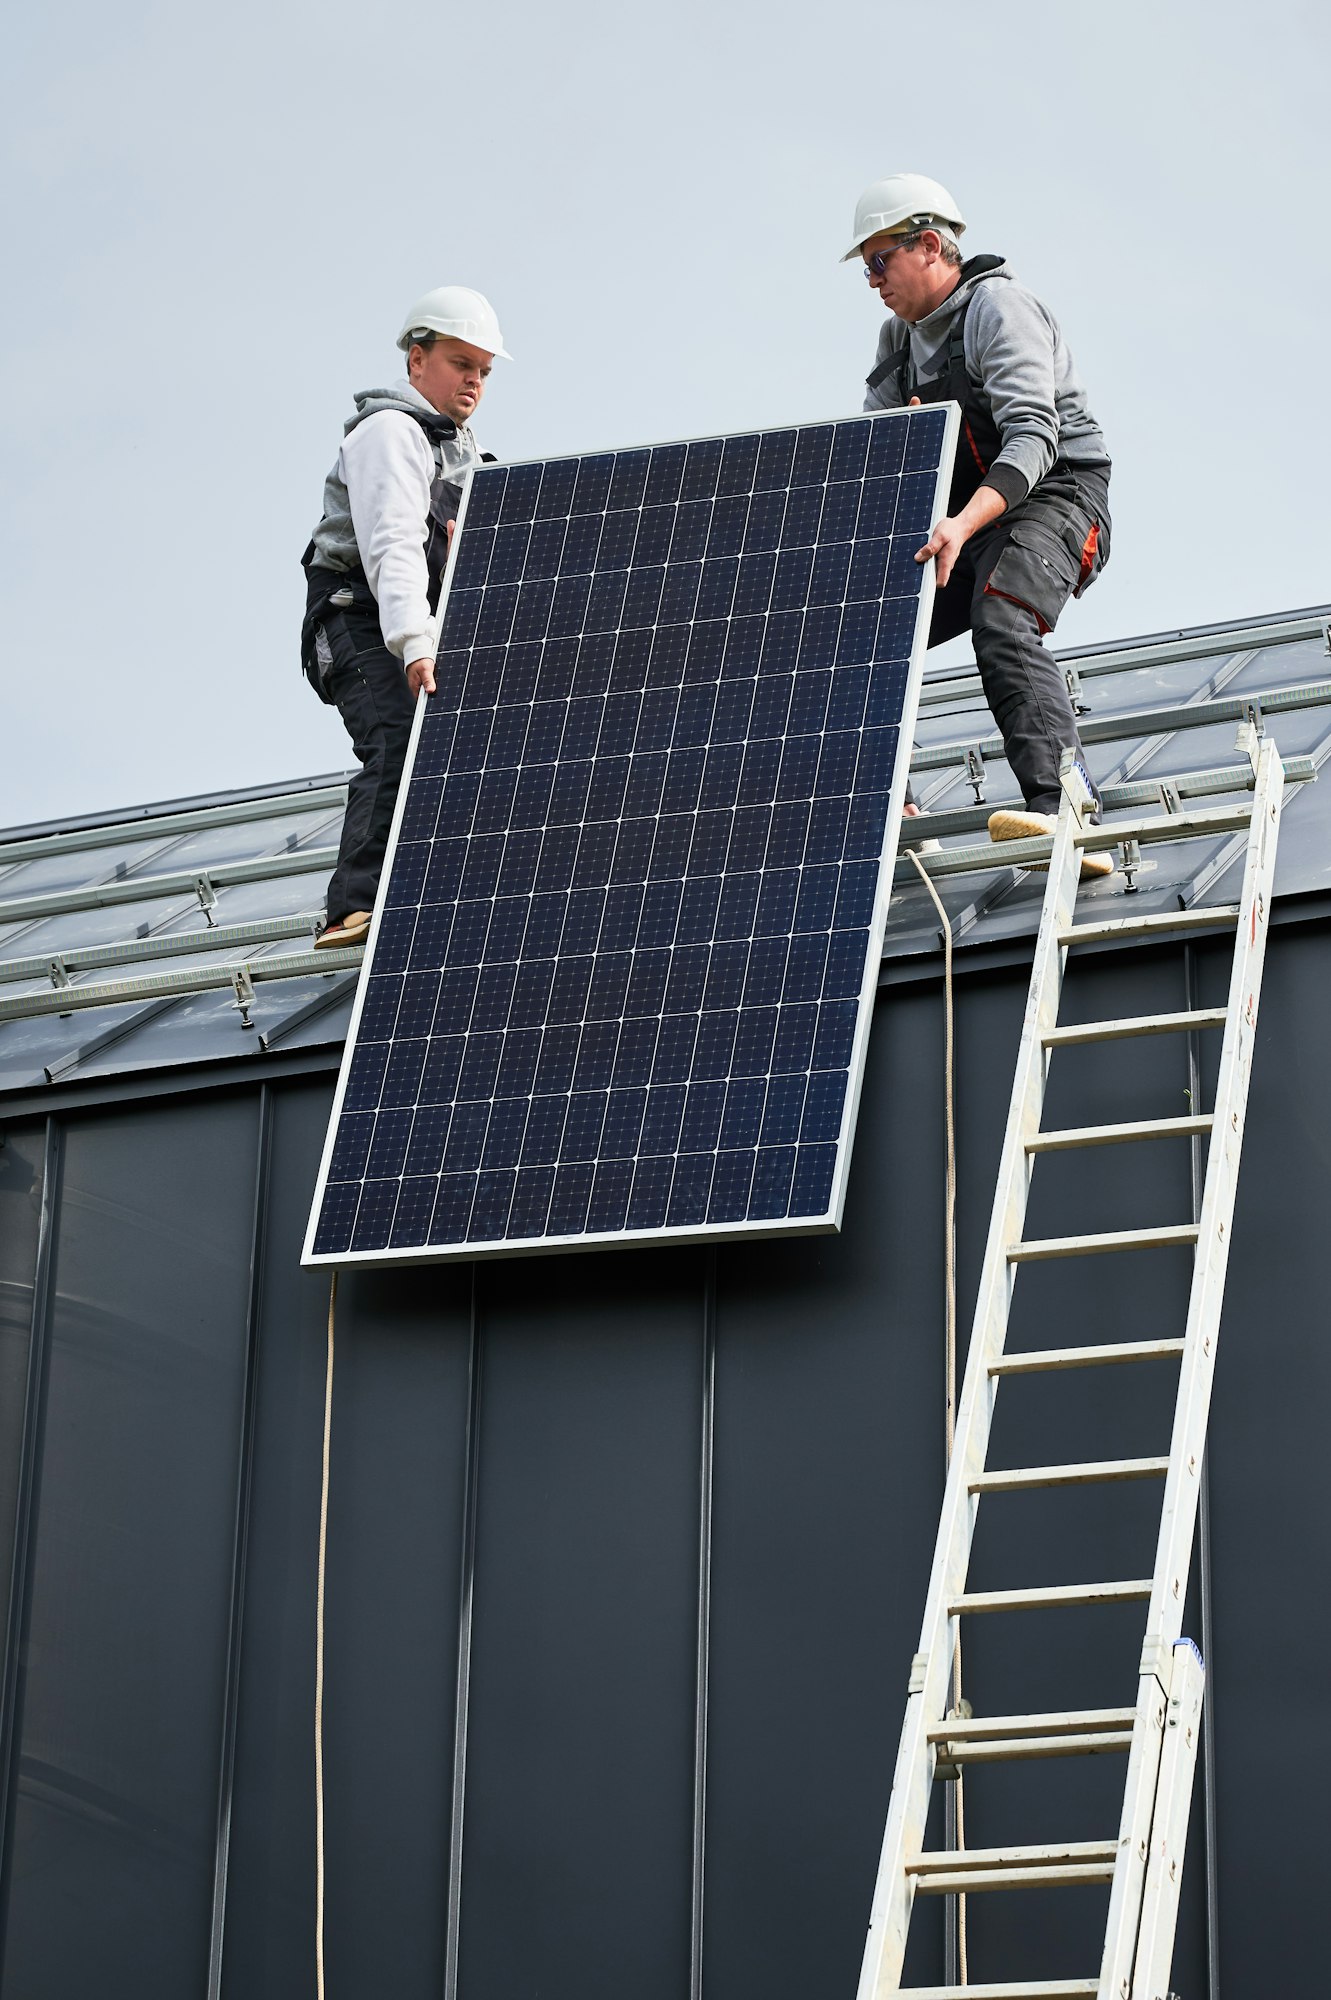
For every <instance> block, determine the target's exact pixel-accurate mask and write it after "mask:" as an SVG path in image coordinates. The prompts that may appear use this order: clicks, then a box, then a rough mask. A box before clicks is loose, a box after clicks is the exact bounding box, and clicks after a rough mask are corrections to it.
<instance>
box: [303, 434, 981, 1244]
mask: <svg viewBox="0 0 1331 2000" xmlns="http://www.w3.org/2000/svg"><path fill="white" fill-rule="evenodd" d="M954 424H955V418H954V416H953V413H952V412H951V410H950V408H947V407H944V408H939V407H934V408H931V409H928V410H918V411H913V412H908V413H907V412H894V413H887V414H884V415H881V416H874V417H863V418H855V419H850V420H847V421H845V422H842V423H837V424H824V425H816V426H809V427H806V428H803V429H798V430H785V431H779V432H766V433H761V434H757V435H750V436H744V437H732V438H724V439H720V438H713V439H704V440H700V441H697V442H691V443H687V444H667V445H662V446H658V447H655V448H651V449H643V450H637V451H629V452H621V453H614V454H609V453H607V454H600V455H597V456H594V457H585V458H581V459H563V460H554V461H549V462H546V463H537V464H529V465H516V466H512V467H502V466H494V467H486V468H483V469H481V470H479V471H477V472H476V473H475V474H473V476H472V480H471V484H470V488H469V491H468V494H467V497H466V500H465V503H464V511H463V515H462V519H461V524H460V529H461V531H460V533H459V534H458V536H457V537H456V544H455V551H454V559H453V567H452V571H451V574H450V579H449V584H448V595H447V600H446V605H445V612H444V623H443V635H442V642H441V649H440V659H439V665H438V669H437V675H436V679H437V686H438V692H437V693H436V695H435V696H434V697H433V698H432V699H431V700H430V701H429V702H428V703H426V704H423V709H422V712H421V713H420V714H418V717H417V728H416V733H415V737H414V743H413V754H412V757H411V759H410V761H409V766H408V774H407V777H406V779H405V780H404V784H403V792H402V797H401V800H400V803H399V809H398V821H397V825H396V828H395V833H394V840H393V844H392V847H391V850H390V857H389V864H388V869H387V879H386V883H385V886H384V889H383V891H382V892H381V897H380V906H379V909H378V911H377V915H376V924H375V930H374V932H373V933H372V938H371V944H370V950H369V953H368V955H367V965H366V971H365V974H364V976H363V979H362V986H361V992H360V996H359V1001H358V1012H357V1016H356V1018H355V1019H354V1020H353V1025H352V1032H351V1036H350V1038H349V1041H348V1045H347V1053H346V1057H345V1060H344V1066H343V1075H342V1079H341V1082H340V1086H339V1094H338V1100H337V1103H336V1105H335V1110H334V1117H333V1121H332V1125H331V1127H330V1134H329V1144H328V1148H327V1150H326V1154H325V1160H324V1165H323V1168H322V1170H321V1176H320V1187H319V1191H318V1194H317V1195H316V1202H315V1211H314V1215H313V1216H312V1219H311V1235H310V1240H309V1242H308V1243H307V1250H306V1254H307V1258H310V1259H312V1260H314V1261H320V1260H330V1261H340V1260H342V1259H344V1258H347V1257H351V1258H355V1257H358V1256H365V1257H393V1256H398V1257H413V1256H428V1255H436V1254H466V1255H475V1254H477V1253H478V1251H482V1250H497V1249H500V1248H504V1249H515V1248H521V1247H529V1246H534V1245H536V1244H545V1243H564V1244H567V1243H568V1242H569V1241H570V1240H573V1239H576V1240H578V1241H587V1240H596V1239H601V1240H609V1239H613V1240H617V1241H622V1240H624V1239H625V1238H626V1237H628V1238H633V1237H637V1236H640V1235H641V1236H644V1237H652V1238H659V1237H660V1236H661V1235H662V1234H663V1233H664V1234H666V1235H669V1234H672V1233H682V1234H697V1233H699V1232H706V1231H709V1230H711V1229H714V1228H715V1229H726V1228H729V1229H738V1230H744V1229H750V1230H754V1231H760V1230H761V1231H771V1230H773V1229H789V1228H798V1227H823V1228H827V1227H834V1226H835V1224H836V1222H837V1220H838V1219H839V1213H840V1203H841V1198H842V1193H843V1190H844V1179H845V1173H844V1164H845V1156H846V1153H847V1151H848V1147H849V1138H850V1129H851V1124H852V1121H853V1115H854V1108H855V1098H856V1095H857V1091H858V1072H859V1067H860V1064H861V1062H862V1057H863V1043H864V1036H865V1034H866V1032H867V1026H868V1014H869V1006H870V1002H871V997H872V983H873V972H874V970H875V969H876V964H877V946H878V943H879V942H880V940H881V928H882V922H883V917H884V915H885V898H886V879H887V878H886V875H885V873H884V871H883V869H882V865H881V864H882V856H883V851H884V842H885V838H886V836H887V833H888V830H889V821H890V822H891V823H892V825H893V827H894V826H895V818H896V815H897V814H898V813H899V810H900V800H899V798H898V799H896V800H895V801H894V797H893V785H894V779H897V777H898V773H897V765H898V749H899V747H900V743H901V730H902V725H903V722H905V723H906V724H907V725H909V723H910V720H911V717H912V714H913V702H914V683H915V679H916V677H917V671H918V669H917V667H916V665H915V660H916V656H917V655H918V650H919V646H920V645H922V643H923V640H922V631H921V626H922V621H923V620H924V618H925V616H926V614H927V603H928V597H929V584H928V581H927V579H926V577H925V573H924V571H922V569H921V567H920V566H919V565H917V564H916V563H915V561H914V553H915V550H916V549H917V548H918V547H919V545H920V542H921V540H922V539H923V537H924V535H925V534H926V533H927V531H928V528H929V526H930V523H931V521H932V520H933V519H934V518H935V517H936V508H937V503H938V498H939V494H940V490H942V491H945V490H946V476H947V473H948V471H949V469H950V460H951V451H952V439H953V431H954ZM906 748H907V750H908V749H909V745H908V744H907V746H906ZM899 785H900V786H901V787H902V788H904V759H903V760H901V775H900V778H899Z"/></svg>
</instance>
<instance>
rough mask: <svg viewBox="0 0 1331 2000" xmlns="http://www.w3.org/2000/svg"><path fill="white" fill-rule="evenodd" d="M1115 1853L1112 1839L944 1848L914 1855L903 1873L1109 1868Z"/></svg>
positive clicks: (959, 1873)
mask: <svg viewBox="0 0 1331 2000" xmlns="http://www.w3.org/2000/svg"><path fill="white" fill-rule="evenodd" d="M1117 1853H1118V1843H1117V1841H1113V1840H1055V1841H1050V1842H1048V1843H1042V1844H1041V1845H1040V1846H1037V1847H946V1848H940V1849H938V1850H937V1851H936V1852H934V1853H932V1854H930V1853H925V1854H919V1855H917V1856H916V1858H915V1859H914V1861H908V1862H907V1863H906V1873H907V1874H908V1875H919V1874H922V1873H923V1872H925V1871H926V1870H927V1871H928V1873H929V1874H931V1875H944V1874H946V1875H958V1876H964V1875H968V1874H970V1873H971V1872H972V1871H973V1870H975V1869H981V1870H983V1871H984V1872H985V1873H986V1874H992V1873H993V1872H994V1870H996V1869H1004V1870H1006V1869H1017V1868H1066V1867H1071V1866H1074V1865H1082V1864H1090V1863H1093V1862H1098V1863H1103V1862H1106V1861H1107V1862H1108V1863H1109V1865H1110V1866H1111V1867H1112V1866H1113V1864H1114V1858H1115V1856H1116V1855H1117Z"/></svg>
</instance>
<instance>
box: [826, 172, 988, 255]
mask: <svg viewBox="0 0 1331 2000" xmlns="http://www.w3.org/2000/svg"><path fill="white" fill-rule="evenodd" d="M930 222H942V223H945V224H946V225H947V226H948V228H949V229H951V230H953V231H954V232H955V234H956V235H958V236H960V234H961V232H962V230H963V229H964V228H965V227H966V222H965V218H964V216H963V215H962V213H961V210H960V209H959V208H958V207H957V204H956V203H955V201H953V199H952V197H951V195H950V194H949V193H948V191H947V189H946V188H945V187H944V186H943V185H942V183H941V182H939V181H931V180H930V179H929V176H928V175H927V174H889V175H888V177H887V179H886V180H885V181H871V182H870V183H869V185H868V187H867V188H866V189H865V190H864V193H863V194H862V195H861V196H860V198H859V200H858V201H857V202H856V204H855V241H854V242H853V243H852V244H851V246H850V248H849V250H847V252H846V254H845V256H844V257H843V258H842V259H841V261H842V263H843V264H848V263H849V262H850V260H851V258H852V257H858V256H859V254H860V246H861V245H862V244H864V243H867V242H868V240H869V238H870V237H871V236H877V235H879V234H880V233H881V232H882V231H883V230H884V229H897V228H898V227H899V226H900V225H901V224H902V223H906V224H910V223H916V224H918V225H919V226H920V227H921V228H923V227H924V226H925V225H926V224H928V223H930Z"/></svg>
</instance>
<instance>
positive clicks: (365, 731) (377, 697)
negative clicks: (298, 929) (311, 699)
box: [322, 607, 415, 924]
mask: <svg viewBox="0 0 1331 2000" xmlns="http://www.w3.org/2000/svg"><path fill="white" fill-rule="evenodd" d="M322 629H323V634H324V637H325V639H326V640H327V645H328V652H329V654H330V655H331V658H330V659H329V660H328V661H327V662H325V663H323V667H322V680H323V686H324V691H325V693H326V695H327V696H328V698H329V699H330V700H331V701H333V702H334V703H335V704H336V706H337V710H338V713H339V714H340V715H341V717H342V720H343V722H345V724H346V726H347V731H348V734H349V735H350V737H351V747H352V749H353V750H354V752H355V754H356V757H357V759H358V761H359V763H360V766H361V768H360V770H359V771H358V772H357V773H356V775H355V777H354V778H353V779H352V780H351V783H350V784H349V785H348V787H347V812H346V818H345V819H344V820H343V822H342V839H341V842H340V844H339V846H338V850H337V866H336V868H335V869H334V870H333V874H332V879H331V880H330V882H329V884H328V920H329V922H330V923H334V924H335V923H337V922H339V920H340V919H341V918H343V917H346V916H349V915H350V914H351V912H352V911H353V910H372V909H373V908H374V899H375V896H376V894H377V892H378V888H379V877H380V875H381V873H382V872H383V865H384V851H385V849H386V848H387V846H388V833H389V829H390V827H391V826H392V824H393V808H394V806H395V805H396V803H397V788H398V784H399V782H400V780H401V777H402V766H403V764H404V762H405V761H406V755H407V744H408V741H409V740H410V737H411V718H412V713H413V710H414V706H415V704H414V702H413V700H412V697H411V694H410V692H409V691H408V688H407V676H406V674H405V672H404V671H403V667H402V662H401V660H399V659H397V658H396V657H395V655H394V654H392V653H390V652H389V650H388V648H387V646H385V644H384V642H383V636H382V634H381V632H380V630H379V619H378V615H377V613H375V612H373V611H363V610H361V609H359V607H353V608H352V609H351V610H350V611H333V610H330V611H329V612H328V613H327V614H326V616H325V617H324V620H323V626H322Z"/></svg>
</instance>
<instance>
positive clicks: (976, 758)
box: [966, 743, 986, 806]
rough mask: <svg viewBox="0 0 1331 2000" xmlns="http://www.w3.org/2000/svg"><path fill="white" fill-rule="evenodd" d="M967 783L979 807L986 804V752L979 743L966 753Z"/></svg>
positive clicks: (974, 744)
mask: <svg viewBox="0 0 1331 2000" xmlns="http://www.w3.org/2000/svg"><path fill="white" fill-rule="evenodd" d="M966 783H967V784H968V785H969V786H970V787H971V789H972V790H973V791H974V793H975V803H976V805H977V806H982V805H984V804H985V802H986V801H985V796H984V751H983V749H982V748H981V747H980V745H979V744H978V743H972V744H971V746H970V748H969V749H968V750H967V752H966Z"/></svg>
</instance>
